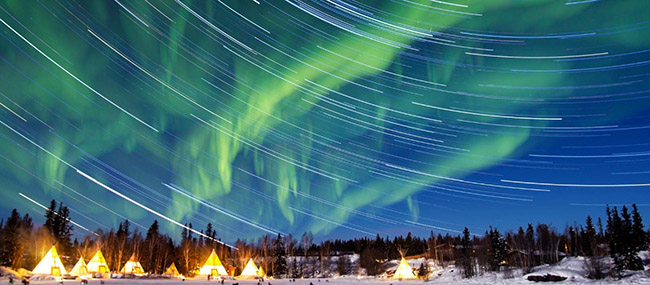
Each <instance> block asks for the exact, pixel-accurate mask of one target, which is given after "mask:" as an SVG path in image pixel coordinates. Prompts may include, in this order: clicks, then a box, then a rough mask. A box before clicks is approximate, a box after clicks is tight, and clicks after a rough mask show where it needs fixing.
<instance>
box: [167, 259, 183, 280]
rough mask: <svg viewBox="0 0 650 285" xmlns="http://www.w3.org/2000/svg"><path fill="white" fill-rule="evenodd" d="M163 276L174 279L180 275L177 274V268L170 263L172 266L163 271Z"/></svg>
mask: <svg viewBox="0 0 650 285" xmlns="http://www.w3.org/2000/svg"><path fill="white" fill-rule="evenodd" d="M165 275H169V276H172V277H176V276H179V275H180V272H178V268H176V264H174V263H173V262H172V265H170V266H169V267H167V270H165Z"/></svg>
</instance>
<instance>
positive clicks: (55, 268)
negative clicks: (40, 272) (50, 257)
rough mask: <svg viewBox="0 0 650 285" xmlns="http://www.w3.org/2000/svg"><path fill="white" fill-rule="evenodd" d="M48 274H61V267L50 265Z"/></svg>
mask: <svg viewBox="0 0 650 285" xmlns="http://www.w3.org/2000/svg"><path fill="white" fill-rule="evenodd" d="M50 274H51V275H52V276H61V269H60V268H59V267H58V266H52V267H51V268H50Z"/></svg>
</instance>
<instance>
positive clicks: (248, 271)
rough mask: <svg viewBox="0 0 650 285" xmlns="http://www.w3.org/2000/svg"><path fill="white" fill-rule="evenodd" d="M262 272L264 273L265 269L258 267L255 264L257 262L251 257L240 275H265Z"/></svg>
mask: <svg viewBox="0 0 650 285" xmlns="http://www.w3.org/2000/svg"><path fill="white" fill-rule="evenodd" d="M260 272H261V273H262V274H263V273H264V271H263V270H261V269H257V266H255V262H254V261H253V259H252V258H251V259H249V260H248V263H246V267H244V270H242V272H241V274H240V275H239V277H240V278H255V277H264V275H260Z"/></svg>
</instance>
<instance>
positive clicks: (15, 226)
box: [0, 209, 21, 267]
mask: <svg viewBox="0 0 650 285" xmlns="http://www.w3.org/2000/svg"><path fill="white" fill-rule="evenodd" d="M20 224H21V220H20V215H19V214H18V211H17V210H16V209H13V210H12V211H11V216H9V218H8V219H7V221H6V222H5V225H4V229H3V231H2V241H3V244H2V246H0V265H3V266H7V267H13V265H14V263H16V252H18V251H20V248H19V247H20V234H19V230H20Z"/></svg>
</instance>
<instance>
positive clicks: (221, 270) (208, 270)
mask: <svg viewBox="0 0 650 285" xmlns="http://www.w3.org/2000/svg"><path fill="white" fill-rule="evenodd" d="M199 275H212V276H228V272H227V271H226V268H225V267H223V264H221V260H219V256H217V253H216V252H215V251H214V249H213V250H212V253H210V256H208V260H206V261H205V264H203V267H201V270H199Z"/></svg>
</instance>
